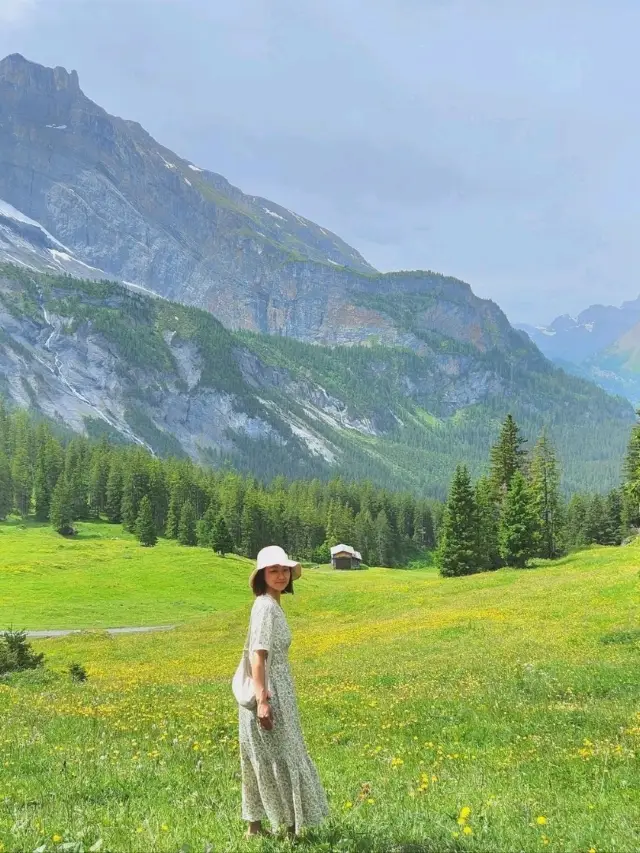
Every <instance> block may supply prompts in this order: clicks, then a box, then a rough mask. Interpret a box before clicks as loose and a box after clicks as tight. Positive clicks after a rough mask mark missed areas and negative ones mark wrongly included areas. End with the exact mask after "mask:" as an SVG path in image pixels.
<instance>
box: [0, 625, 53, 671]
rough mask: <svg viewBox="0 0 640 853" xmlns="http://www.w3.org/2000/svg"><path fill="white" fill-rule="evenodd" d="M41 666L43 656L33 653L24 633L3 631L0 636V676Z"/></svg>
mask: <svg viewBox="0 0 640 853" xmlns="http://www.w3.org/2000/svg"><path fill="white" fill-rule="evenodd" d="M43 665H44V654H36V653H35V652H34V651H33V649H32V648H31V644H30V643H28V642H27V635H26V633H25V632H24V631H4V632H3V633H2V634H0V675H4V674H5V673H8V672H21V671H22V670H25V669H37V667H39V666H43Z"/></svg>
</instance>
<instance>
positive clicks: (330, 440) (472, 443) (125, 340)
mask: <svg viewBox="0 0 640 853" xmlns="http://www.w3.org/2000/svg"><path fill="white" fill-rule="evenodd" d="M0 163H1V164H2V168H0V262H2V261H3V260H4V261H5V263H4V265H3V266H2V267H1V268H0V393H2V394H3V395H4V396H6V397H8V398H9V399H10V400H12V401H13V402H14V403H16V404H18V405H23V406H29V407H30V408H32V409H35V410H38V411H40V412H41V413H42V414H43V415H46V416H48V417H50V418H52V419H53V420H55V421H57V422H58V423H60V424H61V425H63V426H64V427H66V428H71V429H73V430H76V431H81V432H85V433H90V434H92V435H99V434H104V433H105V432H106V433H108V434H109V435H110V436H111V437H112V438H117V439H118V440H126V441H135V442H139V443H144V444H146V445H147V446H149V447H150V448H152V449H153V451H154V452H156V453H162V454H164V453H174V454H178V455H180V454H186V455H188V456H190V457H192V458H195V459H198V460H201V461H213V462H215V464H218V465H219V464H226V463H227V462H229V463H231V464H233V465H234V466H239V467H243V468H245V469H246V470H251V471H254V472H255V473H256V474H258V475H260V476H264V477H270V476H272V475H274V474H277V473H286V474H287V475H289V476H322V477H324V476H329V475H330V474H332V473H335V472H341V473H343V474H345V475H346V476H350V477H351V476H352V477H361V478H362V477H370V478H371V479H373V480H376V481H378V482H381V483H384V484H385V485H387V486H389V485H395V486H402V487H409V488H413V489H416V490H420V491H422V492H426V493H428V494H432V495H440V496H442V495H443V494H444V491H445V489H446V485H447V483H448V481H449V479H450V476H451V473H452V471H453V468H454V466H455V464H456V463H457V462H458V461H460V460H464V461H466V462H468V463H469V464H470V465H471V467H472V468H473V469H474V471H476V472H477V471H478V470H479V468H480V466H481V464H482V463H483V462H484V460H485V459H486V455H487V450H488V447H489V444H490V443H491V442H492V441H493V440H494V439H495V436H496V433H497V430H498V427H499V423H500V421H501V420H502V418H503V417H504V415H505V414H506V413H507V412H508V411H511V412H512V413H513V414H514V415H515V416H516V418H517V419H518V420H519V422H520V423H521V424H522V426H523V427H524V429H525V431H526V432H527V433H528V434H529V436H530V437H531V438H533V437H535V435H536V434H537V433H538V432H540V430H541V429H542V428H543V427H547V428H548V429H549V431H550V432H551V434H552V436H553V437H554V439H555V440H556V441H557V443H558V446H559V449H560V451H561V453H562V455H563V458H564V464H565V484H566V485H567V487H568V488H574V489H575V488H598V489H602V488H606V487H608V486H610V485H613V484H615V483H616V482H617V479H618V475H619V467H620V459H621V458H622V455H623V452H624V447H625V444H626V441H627V436H628V430H629V427H630V425H631V423H632V422H633V410H632V408H631V406H630V405H628V404H627V403H625V402H623V401H622V400H619V399H613V398H611V397H608V396H607V395H606V394H604V393H603V392H602V391H600V390H599V389H597V388H595V387H594V386H593V385H592V384H590V383H587V382H584V381H582V380H580V379H576V378H574V377H570V376H568V375H566V373H564V372H563V371H561V370H558V369H557V368H554V367H553V366H552V365H551V364H550V362H549V361H547V360H546V359H545V358H544V357H543V356H542V355H541V353H540V351H539V350H538V349H537V347H536V346H535V345H534V343H532V341H531V340H530V339H529V337H528V336H527V335H526V334H524V333H523V332H522V331H519V330H516V329H514V328H513V327H512V326H511V325H510V324H509V322H508V320H507V318H506V317H505V315H504V314H503V313H502V311H501V310H500V309H499V307H498V306H497V305H495V304H494V303H493V302H491V301H490V300H482V299H479V298H478V297H476V296H475V295H474V293H473V292H472V290H471V288H470V286H469V285H468V284H466V283H464V282H461V281H458V280H457V279H454V278H450V277H446V276H443V275H439V274H437V273H433V272H420V271H418V272H396V273H386V274H381V273H378V272H376V271H375V270H373V269H372V268H371V266H370V265H369V264H368V263H367V262H366V261H365V260H364V259H363V258H362V257H361V256H360V255H359V254H358V252H357V251H356V250H355V249H352V248H351V247H350V246H348V245H347V244H346V243H344V242H343V241H342V240H341V239H340V238H339V237H337V236H336V235H334V234H331V233H330V232H329V231H328V230H327V229H324V228H322V227H320V226H318V225H316V224H314V223H312V222H310V221H309V220H307V219H305V218H304V217H302V216H299V215H298V214H296V213H293V212H292V211H289V210H287V209H285V208H283V207H281V206H279V205H277V204H275V203H273V202H270V201H267V200H265V199H262V198H258V197H255V196H250V195H246V194H244V193H242V192H241V191H240V190H239V189H236V188H235V187H233V186H231V185H230V184H229V183H228V182H227V181H226V180H225V179H224V178H223V177H221V176H220V175H216V174H214V173H212V172H208V171H206V170H203V169H201V168H200V167H198V166H197V165H196V164H193V163H190V162H189V161H187V160H184V159H183V158H181V157H179V156H178V155H176V154H174V153H173V152H171V151H169V150H168V149H166V148H164V147H163V146H162V145H160V144H159V143H158V142H156V141H155V140H154V139H152V138H151V136H149V134H147V133H146V132H145V131H144V130H143V129H142V128H141V127H140V126H139V125H138V124H136V123H134V122H131V121H126V120H123V119H120V118H117V117H113V116H110V115H109V114H108V113H106V112H105V111H104V110H103V109H101V108H100V107H99V106H97V105H96V104H94V103H93V102H92V101H91V100H89V99H88V98H87V97H86V96H85V95H84V94H83V92H82V91H81V89H80V86H79V81H78V76H77V74H76V73H75V72H67V71H65V70H64V69H62V68H55V69H50V68H44V67H42V66H39V65H35V64H33V63H30V62H28V61H27V60H25V59H24V58H23V57H21V56H17V55H14V56H10V57H7V58H6V59H4V60H2V62H0ZM107 279H111V281H108V280H107ZM114 280H115V281H114ZM356 345H360V346H356Z"/></svg>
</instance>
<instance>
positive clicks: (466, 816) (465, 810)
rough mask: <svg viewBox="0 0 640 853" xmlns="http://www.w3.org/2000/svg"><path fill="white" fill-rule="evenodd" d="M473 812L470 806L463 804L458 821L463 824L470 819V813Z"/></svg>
mask: <svg viewBox="0 0 640 853" xmlns="http://www.w3.org/2000/svg"><path fill="white" fill-rule="evenodd" d="M470 814H471V809H470V808H469V806H463V807H462V808H461V809H460V814H459V815H458V823H459V824H463V823H466V822H467V820H468V819H469V815H470Z"/></svg>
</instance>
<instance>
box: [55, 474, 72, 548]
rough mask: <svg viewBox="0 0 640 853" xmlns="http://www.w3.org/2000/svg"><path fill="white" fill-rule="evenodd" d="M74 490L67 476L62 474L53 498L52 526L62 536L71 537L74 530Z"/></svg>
mask: <svg viewBox="0 0 640 853" xmlns="http://www.w3.org/2000/svg"><path fill="white" fill-rule="evenodd" d="M73 509H74V504H73V490H72V488H71V484H70V483H69V482H68V480H67V478H66V476H65V474H64V473H63V474H60V477H59V478H58V482H57V483H56V487H55V489H54V490H53V495H52V496H51V510H50V521H51V526H52V527H53V529H54V530H56V531H57V532H58V533H59V534H60V535H61V536H70V535H71V534H73V533H74V532H75V531H74V529H73V520H74V519H73Z"/></svg>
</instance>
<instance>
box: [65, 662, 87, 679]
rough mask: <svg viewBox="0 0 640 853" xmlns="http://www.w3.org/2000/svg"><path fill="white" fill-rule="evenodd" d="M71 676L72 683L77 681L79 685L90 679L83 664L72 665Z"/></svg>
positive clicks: (70, 668) (70, 667)
mask: <svg viewBox="0 0 640 853" xmlns="http://www.w3.org/2000/svg"><path fill="white" fill-rule="evenodd" d="M69 675H70V676H71V680H72V681H77V682H78V683H80V682H82V681H86V680H87V678H88V675H87V670H86V669H85V668H84V667H83V666H82V664H81V663H72V664H71V665H70V666H69Z"/></svg>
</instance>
